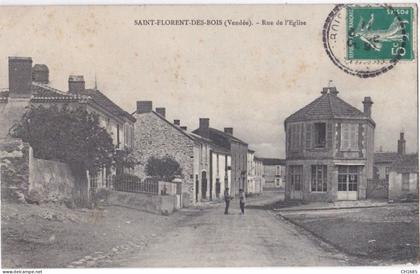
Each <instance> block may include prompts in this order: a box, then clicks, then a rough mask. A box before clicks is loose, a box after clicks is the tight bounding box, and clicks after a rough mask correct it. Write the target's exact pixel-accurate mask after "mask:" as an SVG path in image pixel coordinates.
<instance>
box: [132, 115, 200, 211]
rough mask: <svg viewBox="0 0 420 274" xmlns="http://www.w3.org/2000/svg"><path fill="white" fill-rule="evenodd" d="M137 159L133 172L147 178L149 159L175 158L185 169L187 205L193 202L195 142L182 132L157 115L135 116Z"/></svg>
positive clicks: (185, 201) (185, 203)
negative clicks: (167, 156) (137, 162)
mask: <svg viewBox="0 0 420 274" xmlns="http://www.w3.org/2000/svg"><path fill="white" fill-rule="evenodd" d="M135 118H136V119H137V121H136V123H135V126H134V136H135V138H134V139H135V140H134V151H133V153H134V156H135V157H136V159H137V160H138V161H139V162H140V163H139V164H138V165H137V166H136V167H135V169H134V172H135V174H136V175H137V176H139V177H140V178H144V177H145V176H146V174H145V165H146V163H147V160H148V159H149V158H150V157H152V156H154V157H164V156H166V155H169V156H172V157H173V158H174V159H175V160H176V161H177V162H178V163H179V164H180V166H181V168H182V177H183V181H184V184H183V185H182V193H183V201H184V205H187V204H189V203H188V202H187V200H189V201H190V203H193V193H194V177H195V176H194V175H195V174H194V167H193V162H194V151H193V147H194V141H193V140H192V139H190V138H188V137H187V136H186V135H185V134H184V133H182V131H180V130H178V129H176V128H174V127H173V126H172V125H171V124H170V123H169V122H168V121H166V120H164V119H163V118H162V117H159V116H158V114H156V113H154V112H149V113H141V114H135Z"/></svg>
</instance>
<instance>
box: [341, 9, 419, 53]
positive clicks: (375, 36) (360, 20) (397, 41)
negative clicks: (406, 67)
mask: <svg viewBox="0 0 420 274" xmlns="http://www.w3.org/2000/svg"><path fill="white" fill-rule="evenodd" d="M346 21H347V58H348V59H349V60H412V59H413V58H414V53H413V8H412V7H389V6H381V7H357V6H348V7H347V20H346Z"/></svg>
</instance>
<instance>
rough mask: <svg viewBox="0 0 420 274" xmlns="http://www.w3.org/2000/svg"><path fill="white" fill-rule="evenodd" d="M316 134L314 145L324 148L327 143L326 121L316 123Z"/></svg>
mask: <svg viewBox="0 0 420 274" xmlns="http://www.w3.org/2000/svg"><path fill="white" fill-rule="evenodd" d="M314 126H315V127H314V129H315V132H314V133H315V136H314V138H315V139H314V146H315V147H316V148H323V147H325V144H326V131H327V128H326V124H325V123H315V124H314Z"/></svg>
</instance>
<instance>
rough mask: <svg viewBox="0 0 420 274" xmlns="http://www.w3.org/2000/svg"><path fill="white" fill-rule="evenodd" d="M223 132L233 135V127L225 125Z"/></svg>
mask: <svg viewBox="0 0 420 274" xmlns="http://www.w3.org/2000/svg"><path fill="white" fill-rule="evenodd" d="M224 132H225V133H226V134H229V135H233V127H225V128H224Z"/></svg>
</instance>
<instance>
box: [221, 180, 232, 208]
mask: <svg viewBox="0 0 420 274" xmlns="http://www.w3.org/2000/svg"><path fill="white" fill-rule="evenodd" d="M223 195H224V198H225V204H226V206H225V215H227V214H229V204H230V200H231V199H232V197H231V196H230V195H229V188H228V187H227V188H226V189H225V192H224V194H223Z"/></svg>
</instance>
